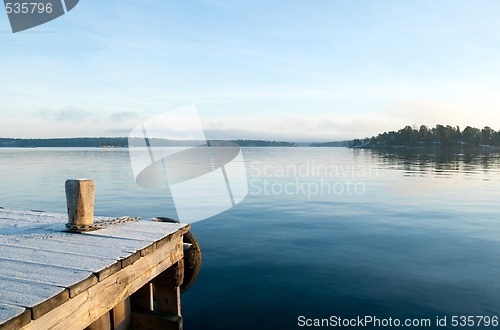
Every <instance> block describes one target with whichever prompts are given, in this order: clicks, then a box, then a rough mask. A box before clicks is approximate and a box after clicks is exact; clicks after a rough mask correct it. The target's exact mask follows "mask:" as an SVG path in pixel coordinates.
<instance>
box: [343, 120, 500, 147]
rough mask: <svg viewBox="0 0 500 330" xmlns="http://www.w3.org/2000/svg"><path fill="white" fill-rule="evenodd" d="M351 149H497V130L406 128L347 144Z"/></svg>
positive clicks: (446, 127)
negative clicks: (483, 147)
mask: <svg viewBox="0 0 500 330" xmlns="http://www.w3.org/2000/svg"><path fill="white" fill-rule="evenodd" d="M349 146H350V147H351V148H381V147H395V146H400V147H419V146H421V147H454V146H462V147H481V146H492V147H500V131H495V130H494V129H492V128H491V127H489V126H486V127H484V128H483V129H479V128H475V127H471V126H467V127H465V128H464V129H463V130H460V127H459V126H456V127H453V126H450V125H446V126H443V125H439V124H438V125H436V127H433V128H428V127H427V126H425V125H421V126H420V127H419V128H417V127H411V126H406V127H405V128H402V129H400V130H399V131H390V132H384V133H381V134H379V135H377V136H372V137H371V138H368V137H367V138H364V139H354V140H352V141H350V143H349Z"/></svg>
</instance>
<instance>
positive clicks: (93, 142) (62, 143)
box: [0, 137, 296, 148]
mask: <svg viewBox="0 0 500 330" xmlns="http://www.w3.org/2000/svg"><path fill="white" fill-rule="evenodd" d="M142 141H143V140H142ZM150 142H151V143H152V142H154V143H155V145H161V146H183V145H185V143H184V141H175V140H165V139H150ZM214 142H216V141H214ZM230 142H233V143H236V144H238V145H239V146H242V147H295V146H296V144H295V143H292V142H279V141H264V140H232V141H230ZM142 143H144V142H142ZM136 145H140V144H139V143H137V144H136ZM141 145H142V144H141ZM187 145H188V146H192V144H187ZM128 146H129V139H128V138H126V137H92V138H54V139H15V138H0V148H1V147H4V148H51V147H53V148H66V147H70V148H126V147H128Z"/></svg>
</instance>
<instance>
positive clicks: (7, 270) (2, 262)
mask: <svg viewBox="0 0 500 330" xmlns="http://www.w3.org/2000/svg"><path fill="white" fill-rule="evenodd" d="M0 277H3V278H12V279H22V280H26V281H31V282H35V283H44V284H50V285H54V286H59V287H63V288H68V289H69V292H70V297H74V296H76V295H77V294H78V293H80V292H81V291H83V290H86V289H88V288H89V287H90V286H92V285H94V284H95V283H96V282H97V277H96V276H94V274H93V273H92V272H88V271H82V270H75V269H70V268H63V267H55V266H47V265H42V264H36V263H30V262H22V261H16V260H8V259H2V258H0Z"/></svg>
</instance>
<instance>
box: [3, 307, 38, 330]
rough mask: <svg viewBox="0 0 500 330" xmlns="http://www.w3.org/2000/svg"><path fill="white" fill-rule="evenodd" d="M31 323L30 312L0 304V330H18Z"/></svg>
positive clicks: (22, 308)
mask: <svg viewBox="0 0 500 330" xmlns="http://www.w3.org/2000/svg"><path fill="white" fill-rule="evenodd" d="M29 322H31V311H30V310H29V309H26V308H24V307H19V306H13V305H7V304H0V330H14V329H19V328H21V327H23V326H25V325H26V324H28V323H29Z"/></svg>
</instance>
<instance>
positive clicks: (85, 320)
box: [23, 237, 183, 330]
mask: <svg viewBox="0 0 500 330" xmlns="http://www.w3.org/2000/svg"><path fill="white" fill-rule="evenodd" d="M182 244H183V243H182V238H180V237H179V238H178V239H176V240H174V241H172V242H170V243H169V244H166V245H164V246H163V247H161V248H160V249H158V250H156V251H154V252H153V253H151V254H150V255H149V256H148V257H146V258H141V259H140V260H138V261H137V262H135V263H134V264H132V265H130V266H129V267H127V268H124V269H122V270H120V271H119V272H117V273H115V274H113V275H111V276H110V277H108V278H106V279H104V280H103V281H102V282H99V283H97V284H96V285H94V286H92V287H90V288H89V289H88V290H86V291H85V292H83V293H82V294H80V295H78V296H76V297H74V298H73V299H70V300H69V301H67V302H66V303H65V304H64V305H63V306H59V307H57V308H55V309H53V310H52V311H50V312H49V313H47V314H45V315H43V316H42V317H40V318H39V319H38V320H34V321H32V322H31V323H29V324H28V325H26V326H25V327H24V328H23V329H26V330H33V329H37V330H45V329H54V330H57V329H61V330H66V329H68V328H72V329H83V328H85V327H87V326H88V325H89V324H91V323H92V322H94V321H95V320H97V319H98V318H99V317H101V316H102V315H103V314H104V313H106V312H108V311H109V310H111V309H112V308H113V307H114V306H116V305H117V304H118V303H120V302H121V301H122V300H124V299H125V298H127V297H129V296H130V295H131V294H132V293H134V292H136V291H137V290H139V289H140V288H141V287H143V286H144V285H146V284H147V283H148V282H149V281H150V280H151V279H152V278H154V277H155V276H157V275H158V274H160V273H161V272H163V271H165V270H166V269H167V268H168V267H170V266H171V265H172V264H174V263H176V262H178V261H179V260H180V259H182V257H183V249H182Z"/></svg>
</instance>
